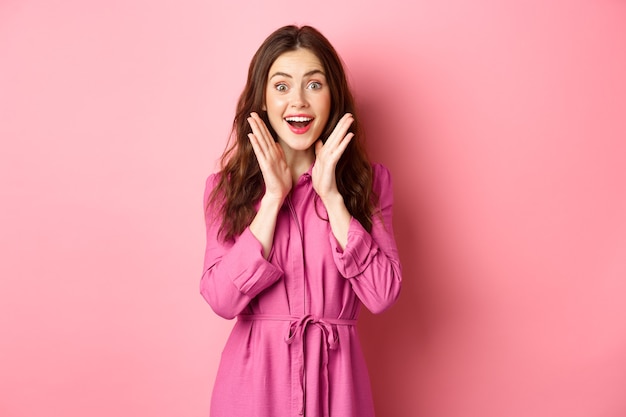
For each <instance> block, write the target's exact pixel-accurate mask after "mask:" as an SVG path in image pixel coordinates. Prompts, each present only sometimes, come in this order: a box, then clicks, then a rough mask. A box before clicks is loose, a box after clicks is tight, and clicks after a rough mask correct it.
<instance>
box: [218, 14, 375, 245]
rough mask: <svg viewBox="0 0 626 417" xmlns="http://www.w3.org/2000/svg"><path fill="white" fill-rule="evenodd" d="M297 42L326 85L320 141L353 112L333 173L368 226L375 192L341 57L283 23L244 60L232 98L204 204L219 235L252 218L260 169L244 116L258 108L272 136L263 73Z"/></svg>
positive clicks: (309, 31)
mask: <svg viewBox="0 0 626 417" xmlns="http://www.w3.org/2000/svg"><path fill="white" fill-rule="evenodd" d="M298 48H305V49H308V50H309V51H311V52H312V53H313V54H315V56H317V58H318V59H319V60H320V62H321V63H322V65H323V67H324V72H325V74H326V80H327V83H328V86H329V89H330V91H331V107H330V116H329V119H328V123H327V124H326V127H325V128H324V131H323V132H322V134H321V136H320V139H321V140H322V142H326V139H327V138H328V137H329V136H330V134H331V133H332V131H333V129H334V128H335V126H336V125H337V123H338V122H339V119H341V117H342V116H343V115H344V114H345V113H352V115H353V116H354V122H353V123H352V125H351V127H350V131H351V132H353V133H354V138H353V139H352V140H351V141H350V143H349V144H348V147H347V148H346V150H345V151H344V153H343V155H342V157H341V158H340V159H339V162H338V163H337V168H336V171H335V174H336V175H335V176H336V181H337V188H338V190H339V192H340V193H341V195H342V196H343V198H344V202H345V204H346V207H347V209H348V211H349V212H350V214H351V215H352V216H353V217H354V218H356V219H357V220H358V221H359V222H360V223H361V224H362V225H363V227H364V228H365V229H366V230H368V231H371V228H372V216H373V213H374V208H375V206H376V204H377V202H378V201H377V200H378V196H376V194H375V193H374V191H373V190H372V183H373V179H372V166H371V164H370V162H369V159H368V157H367V153H366V151H365V148H364V146H363V143H362V142H363V132H362V130H361V126H360V123H359V119H358V117H357V114H356V113H357V111H356V110H357V109H356V106H355V101H354V98H353V96H352V93H351V92H350V88H349V86H348V82H347V79H346V74H345V71H344V68H343V64H342V62H341V59H340V58H339V55H338V54H337V52H336V51H335V49H334V48H333V46H332V45H331V44H330V42H329V41H328V40H327V39H326V38H325V37H324V36H323V35H322V34H321V33H320V32H319V31H318V30H316V29H315V28H313V27H311V26H302V27H297V26H284V27H282V28H280V29H278V30H276V31H275V32H274V33H272V34H271V35H270V36H268V37H267V39H265V41H264V42H263V43H262V44H261V46H260V47H259V49H258V50H257V52H256V53H255V55H254V57H253V58H252V61H251V62H250V67H249V69H248V79H247V82H246V86H245V88H244V90H243V92H242V94H241V96H240V97H239V102H238V104H237V111H236V114H235V119H234V121H233V127H232V132H231V140H230V141H229V145H228V147H227V149H226V151H225V152H224V154H223V155H222V158H221V172H220V174H221V175H219V176H218V179H217V184H216V186H215V188H214V189H213V192H212V194H211V197H210V200H209V206H210V207H207V210H209V209H211V208H213V209H215V210H216V212H215V214H219V216H216V217H217V219H219V221H220V222H221V226H220V229H219V235H220V237H221V238H222V239H223V240H231V239H233V238H234V237H236V236H238V235H240V234H241V233H242V232H243V230H244V229H245V228H246V227H247V226H248V225H249V224H250V223H251V222H252V219H253V218H254V216H255V214H256V210H255V204H256V203H257V202H258V201H259V200H260V199H261V197H262V196H263V193H264V190H265V184H264V181H263V175H262V174H261V169H260V168H259V164H258V162H257V159H256V156H255V154H254V150H253V149H252V145H251V144H250V139H248V133H251V132H252V129H251V128H250V125H249V124H248V122H247V118H248V117H249V116H250V113H252V112H256V113H258V114H259V116H260V117H261V118H262V119H263V121H264V122H265V124H266V125H267V127H268V129H269V131H270V132H271V133H272V136H274V137H276V132H274V130H273V129H272V127H271V124H270V123H269V119H268V117H267V113H266V112H265V111H263V107H264V104H265V87H266V84H267V78H268V73H269V70H270V67H271V66H272V64H273V63H274V61H275V60H276V59H277V58H278V57H279V56H280V55H282V54H283V53H285V52H289V51H294V50H296V49H298Z"/></svg>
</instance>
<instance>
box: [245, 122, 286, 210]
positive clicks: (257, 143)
mask: <svg viewBox="0 0 626 417" xmlns="http://www.w3.org/2000/svg"><path fill="white" fill-rule="evenodd" d="M247 120H248V123H249V124H250V127H251V128H252V133H249V134H248V138H249V139H250V143H251V144H252V149H253V150H254V154H255V155H256V159H257V161H258V162H259V167H260V168H261V173H262V174H263V180H264V181H265V195H264V198H271V199H273V198H275V199H276V200H278V201H279V203H281V204H282V202H283V200H284V199H285V197H287V194H289V191H290V190H291V187H292V184H293V180H292V178H291V171H290V170H289V166H288V165H287V161H286V159H285V153H284V152H283V149H282V148H281V147H280V144H278V143H277V142H276V141H275V140H274V138H273V137H272V135H271V133H270V132H269V130H268V128H267V126H266V125H265V123H264V122H263V119H261V117H259V115H258V114H257V113H251V114H250V117H249V118H248V119H247Z"/></svg>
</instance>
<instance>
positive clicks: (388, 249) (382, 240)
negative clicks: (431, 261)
mask: <svg viewBox="0 0 626 417" xmlns="http://www.w3.org/2000/svg"><path fill="white" fill-rule="evenodd" d="M374 190H375V191H376V192H377V193H378V196H379V206H380V207H379V209H380V212H378V213H375V214H374V217H373V226H372V232H371V233H368V232H367V231H366V230H365V229H364V228H363V226H362V225H361V224H360V223H359V222H358V221H357V220H356V219H354V218H353V219H352V220H351V222H350V228H349V230H348V244H347V245H346V247H345V249H344V250H341V248H340V247H339V245H338V243H337V241H336V240H335V239H334V237H333V236H332V235H331V237H330V239H331V245H332V247H333V257H334V259H335V263H336V265H337V268H338V269H339V272H340V273H341V275H342V276H344V277H345V278H346V279H349V280H350V283H351V285H352V289H353V290H354V292H355V293H356V294H357V296H358V297H359V299H360V300H361V302H362V303H363V304H364V305H365V306H366V307H367V308H368V309H369V310H370V311H371V312H373V313H380V312H382V311H384V310H386V309H387V308H389V307H390V306H391V305H393V304H394V303H395V301H396V300H397V298H398V296H399V295H400V288H401V283H402V268H401V265H400V258H399V255H398V249H397V246H396V242H395V238H394V236H393V227H392V207H393V190H392V183H391V175H390V173H389V171H388V170H387V169H386V168H385V167H383V166H382V165H374Z"/></svg>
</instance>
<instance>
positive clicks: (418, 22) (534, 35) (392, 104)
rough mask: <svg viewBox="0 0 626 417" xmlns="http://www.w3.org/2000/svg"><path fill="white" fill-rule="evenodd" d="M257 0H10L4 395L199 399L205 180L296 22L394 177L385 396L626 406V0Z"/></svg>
mask: <svg viewBox="0 0 626 417" xmlns="http://www.w3.org/2000/svg"><path fill="white" fill-rule="evenodd" d="M409 3H410V4H412V5H411V6H409V5H408V4H409ZM548 3H549V4H548ZM248 4H249V3H247V2H244V1H238V0H234V1H233V0H229V1H224V2H221V4H217V5H215V2H209V1H203V2H200V1H174V0H169V1H165V0H160V1H154V0H152V1H148V0H134V1H123V0H114V1H106V2H105V1H102V2H84V1H79V0H65V1H63V2H51V1H44V0H4V1H2V2H1V3H0V138H1V140H2V147H1V150H0V199H1V202H2V209H1V210H0V254H1V255H0V256H1V262H0V393H1V394H0V416H3V417H4V416H7V417H42V416H46V417H47V416H50V417H52V416H54V417H83V416H90V417H98V416H112V415H115V416H153V417H159V416H163V417H166V416H168V417H169V416H185V417H194V416H206V415H207V414H208V404H209V397H210V390H211V385H212V381H213V378H214V375H215V371H216V367H217V364H218V360H219V354H220V351H221V348H222V346H223V343H224V340H225V338H226V336H227V334H228V331H229V329H230V326H231V323H230V322H226V321H224V320H221V319H219V318H217V316H215V315H214V314H213V313H212V312H211V311H210V308H209V307H208V305H206V304H205V303H204V301H203V300H202V299H201V297H200V296H199V294H198V291H197V286H198V281H199V274H200V269H201V260H202V251H203V244H204V236H203V233H204V230H203V227H204V226H203V220H202V207H201V195H202V191H203V190H202V187H203V182H204V179H205V177H206V176H207V175H208V174H209V173H210V172H212V171H213V169H214V168H215V161H216V159H217V157H218V156H219V154H220V153H221V151H222V149H223V146H224V142H225V139H226V136H227V134H228V131H229V127H230V120H231V118H232V115H233V106H234V103H235V100H236V99H237V95H238V93H239V91H240V89H241V88H242V86H243V81H244V77H245V72H246V69H247V65H248V62H249V59H250V57H251V55H252V53H253V52H254V50H255V49H256V48H257V46H258V45H259V43H260V42H261V41H262V39H263V38H264V37H265V36H266V35H267V34H268V33H269V32H270V31H271V30H273V29H275V28H276V27H278V26H281V25H283V24H287V23H299V24H302V23H309V24H313V25H315V26H317V27H318V28H319V29H321V30H322V31H323V32H324V33H325V34H326V35H327V36H328V37H329V38H330V39H331V41H332V42H333V43H334V44H335V46H336V47H337V49H338V50H339V52H340V53H341V54H342V56H343V57H344V60H345V61H346V63H347V65H348V67H349V69H350V73H351V78H352V82H353V85H354V87H355V88H356V92H357V96H358V100H359V102H360V103H361V105H362V110H363V111H362V119H363V120H364V122H365V124H366V127H367V128H368V130H369V146H370V149H371V151H372V156H373V158H374V159H375V160H378V161H381V162H384V163H385V164H386V165H388V166H389V168H390V169H391V171H392V173H393V174H394V178H395V192H396V196H397V197H396V203H397V204H396V220H395V226H396V230H397V236H398V242H399V246H400V251H401V255H402V257H403V262H404V268H405V287H404V292H403V295H402V297H401V300H400V302H399V303H398V305H397V306H395V307H394V308H393V309H392V310H390V311H389V312H388V313H386V314H384V315H381V316H371V315H365V316H364V317H363V320H362V322H361V324H360V329H361V332H362V336H363V342H364V347H365V350H366V354H367V358H368V361H369V362H370V368H371V375H372V381H373V387H374V392H375V397H376V401H377V408H378V412H379V415H380V416H381V417H383V416H424V417H502V416H507V417H522V416H523V417H526V416H533V417H548V416H549V417H552V416H559V417H560V416H568V417H578V416H580V417H589V416H593V417H618V416H623V415H626V400H625V399H624V387H625V386H626V303H624V301H623V299H624V294H626V216H625V213H626V192H624V189H625V188H624V184H626V164H624V162H623V161H624V158H625V155H626V142H625V139H626V117H625V113H626V77H624V74H626V52H625V51H626V3H624V2H621V1H616V0H595V1H592V0H589V1H567V2H565V1H563V2H559V1H554V2H544V1H539V0H532V1H522V0H518V1H505V2H501V1H488V0H478V1H473V2H465V1H460V0H453V1H448V2H437V1H421V0H416V1H413V2H404V1H400V0H393V1H386V2H384V3H383V4H381V5H379V4H377V3H375V2H373V1H363V0H359V1H357V0H349V1H344V2H338V1H332V2H331V1H329V2H325V1H322V2H316V3H306V4H305V3H294V2H287V1H278V0H275V1H270V2H263V3H256V4H255V6H249V5H248Z"/></svg>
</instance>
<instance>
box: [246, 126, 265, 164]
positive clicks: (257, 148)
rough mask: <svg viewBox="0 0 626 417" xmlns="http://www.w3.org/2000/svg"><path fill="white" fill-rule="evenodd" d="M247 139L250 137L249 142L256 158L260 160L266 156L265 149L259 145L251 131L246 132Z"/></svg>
mask: <svg viewBox="0 0 626 417" xmlns="http://www.w3.org/2000/svg"><path fill="white" fill-rule="evenodd" d="M248 139H250V144H251V145H252V150H253V151H254V154H255V155H256V158H257V160H258V161H259V162H260V161H262V160H264V159H265V158H266V156H265V151H264V150H263V148H261V146H260V145H259V140H258V139H257V137H256V136H255V135H254V134H253V133H248Z"/></svg>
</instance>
